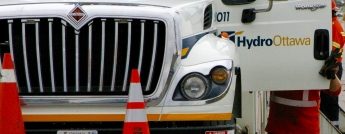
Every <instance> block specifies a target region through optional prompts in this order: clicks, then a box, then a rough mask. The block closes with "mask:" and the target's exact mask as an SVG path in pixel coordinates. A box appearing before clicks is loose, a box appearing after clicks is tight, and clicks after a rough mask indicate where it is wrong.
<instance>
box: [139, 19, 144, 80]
mask: <svg viewBox="0 0 345 134" xmlns="http://www.w3.org/2000/svg"><path fill="white" fill-rule="evenodd" d="M140 22H141V34H140V35H141V37H140V54H139V63H138V70H139V74H140V72H141V64H142V61H143V49H144V35H145V32H144V31H145V20H141V21H140Z"/></svg>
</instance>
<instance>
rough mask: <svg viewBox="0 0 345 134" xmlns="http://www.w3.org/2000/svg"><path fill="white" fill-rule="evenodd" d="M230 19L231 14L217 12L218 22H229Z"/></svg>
mask: <svg viewBox="0 0 345 134" xmlns="http://www.w3.org/2000/svg"><path fill="white" fill-rule="evenodd" d="M229 18H230V12H217V13H216V20H217V21H218V22H225V21H229Z"/></svg>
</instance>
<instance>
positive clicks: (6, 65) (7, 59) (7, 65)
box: [2, 53, 14, 69]
mask: <svg viewBox="0 0 345 134" xmlns="http://www.w3.org/2000/svg"><path fill="white" fill-rule="evenodd" d="M2 68H3V69H14V66H13V62H12V58H11V54H10V53H5V54H4V61H3V63H2Z"/></svg>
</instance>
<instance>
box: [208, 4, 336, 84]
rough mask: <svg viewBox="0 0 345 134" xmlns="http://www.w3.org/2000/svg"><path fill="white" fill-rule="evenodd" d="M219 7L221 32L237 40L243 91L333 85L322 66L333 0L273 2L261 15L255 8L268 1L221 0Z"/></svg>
mask: <svg viewBox="0 0 345 134" xmlns="http://www.w3.org/2000/svg"><path fill="white" fill-rule="evenodd" d="M214 6H215V7H214V9H215V14H214V19H215V20H214V21H215V24H216V25H217V34H220V33H221V32H227V33H228V34H229V35H230V37H229V38H230V40H232V41H234V42H235V44H236V45H237V49H238V51H239V54H240V62H241V63H240V68H241V75H242V90H243V91H260V90H261V91H264V90H302V89H327V88H328V86H329V81H328V80H327V79H326V78H325V77H322V76H321V75H320V74H319V71H320V69H321V67H322V65H323V64H324V61H325V59H326V58H327V57H328V55H329V53H330V48H331V36H332V35H331V33H332V32H331V25H332V21H331V2H330V1H329V0H285V1H281V0H280V1H273V6H272V8H271V10H270V11H268V12H261V13H256V14H255V16H253V14H250V10H251V9H268V7H269V1H268V0H256V1H255V0H218V1H216V2H215V5H214ZM242 16H247V17H245V18H244V19H243V18H242ZM248 16H249V17H248ZM253 18H255V20H254V21H252V22H246V23H243V22H242V21H248V20H250V19H253ZM241 20H242V21H241Z"/></svg>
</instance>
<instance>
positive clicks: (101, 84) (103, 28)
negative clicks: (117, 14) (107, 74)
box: [99, 19, 106, 92]
mask: <svg viewBox="0 0 345 134" xmlns="http://www.w3.org/2000/svg"><path fill="white" fill-rule="evenodd" d="M101 21H102V52H101V53H102V54H101V71H100V79H99V91H100V92H102V88H103V72H104V70H103V68H104V53H105V52H104V51H105V50H104V47H105V21H106V19H101Z"/></svg>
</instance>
